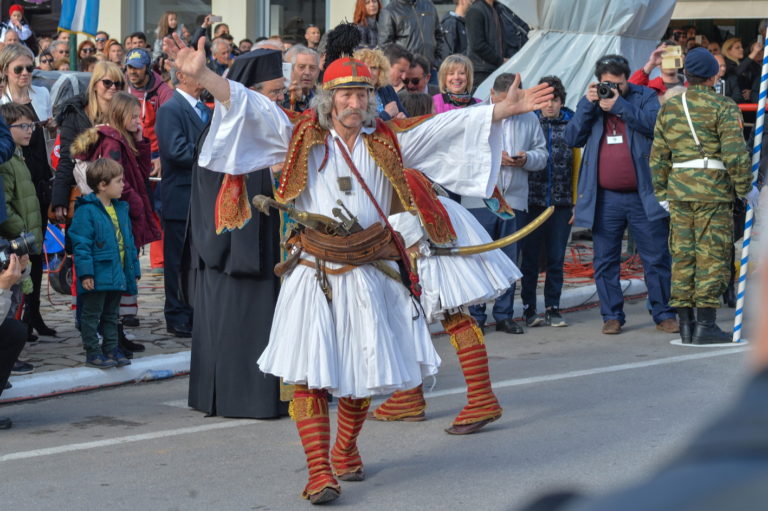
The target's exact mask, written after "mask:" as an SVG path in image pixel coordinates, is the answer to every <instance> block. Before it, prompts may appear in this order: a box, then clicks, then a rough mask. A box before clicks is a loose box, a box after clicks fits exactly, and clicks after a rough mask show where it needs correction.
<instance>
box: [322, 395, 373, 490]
mask: <svg viewBox="0 0 768 511" xmlns="http://www.w3.org/2000/svg"><path fill="white" fill-rule="evenodd" d="M370 406H371V400H370V399H350V398H348V397H342V398H339V409H338V414H339V425H338V426H339V427H338V430H337V431H336V443H334V444H333V449H331V464H332V465H333V474H334V475H337V476H340V475H344V474H348V473H351V472H356V471H358V470H360V469H361V468H363V461H362V460H361V459H360V453H359V452H358V450H357V437H358V435H359V434H360V430H362V429H363V423H364V422H365V417H366V415H367V414H368V407H370Z"/></svg>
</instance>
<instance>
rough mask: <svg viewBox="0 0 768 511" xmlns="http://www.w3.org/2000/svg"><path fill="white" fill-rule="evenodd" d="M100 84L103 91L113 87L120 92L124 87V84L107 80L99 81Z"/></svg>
mask: <svg viewBox="0 0 768 511" xmlns="http://www.w3.org/2000/svg"><path fill="white" fill-rule="evenodd" d="M101 83H102V85H104V88H105V89H111V88H112V86H113V85H114V86H115V88H117V90H120V89H122V88H123V87H125V82H113V81H112V80H110V79H109V78H104V79H103V80H101Z"/></svg>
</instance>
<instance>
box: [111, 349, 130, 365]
mask: <svg viewBox="0 0 768 511" xmlns="http://www.w3.org/2000/svg"><path fill="white" fill-rule="evenodd" d="M106 357H107V360H111V361H113V362H114V363H115V364H116V365H117V367H123V366H128V365H131V361H130V360H129V359H128V357H126V356H125V355H124V354H123V352H122V351H120V348H115V349H113V350H112V352H111V353H109V354H108V355H106Z"/></svg>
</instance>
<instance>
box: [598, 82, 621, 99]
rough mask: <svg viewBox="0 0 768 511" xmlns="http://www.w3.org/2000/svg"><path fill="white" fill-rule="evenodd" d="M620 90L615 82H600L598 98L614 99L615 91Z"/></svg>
mask: <svg viewBox="0 0 768 511" xmlns="http://www.w3.org/2000/svg"><path fill="white" fill-rule="evenodd" d="M614 90H616V91H618V90H619V86H618V85H616V84H615V83H613V82H600V83H598V84H597V97H598V98H600V99H609V98H612V97H613V91H614Z"/></svg>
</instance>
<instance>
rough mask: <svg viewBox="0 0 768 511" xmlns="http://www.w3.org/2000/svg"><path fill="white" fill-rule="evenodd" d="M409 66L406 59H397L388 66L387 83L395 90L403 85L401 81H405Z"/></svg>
mask: <svg viewBox="0 0 768 511" xmlns="http://www.w3.org/2000/svg"><path fill="white" fill-rule="evenodd" d="M410 65H411V63H410V62H408V59H399V60H397V61H395V62H394V63H392V64H390V67H389V83H390V84H391V85H392V87H394V88H396V89H397V88H398V87H400V86H401V85H402V84H403V80H405V75H406V73H408V68H409V67H410Z"/></svg>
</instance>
